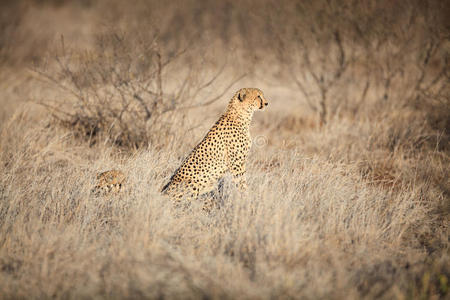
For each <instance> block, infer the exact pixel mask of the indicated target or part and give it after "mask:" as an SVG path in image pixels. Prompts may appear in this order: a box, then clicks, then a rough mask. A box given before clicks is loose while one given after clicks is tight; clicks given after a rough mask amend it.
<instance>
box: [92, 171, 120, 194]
mask: <svg viewBox="0 0 450 300" xmlns="http://www.w3.org/2000/svg"><path fill="white" fill-rule="evenodd" d="M124 182H125V174H124V173H123V172H122V171H119V170H109V171H106V172H102V173H99V174H98V175H97V184H96V185H95V187H94V189H93V190H92V191H93V192H94V193H95V194H96V195H107V194H110V193H119V192H120V191H121V190H122V187H123V183H124Z"/></svg>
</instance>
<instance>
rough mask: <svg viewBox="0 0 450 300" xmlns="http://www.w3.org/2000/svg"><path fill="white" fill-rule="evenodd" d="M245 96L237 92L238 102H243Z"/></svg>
mask: <svg viewBox="0 0 450 300" xmlns="http://www.w3.org/2000/svg"><path fill="white" fill-rule="evenodd" d="M246 96H247V95H246V94H245V93H244V92H239V94H238V99H239V101H241V102H242V101H244V100H245V97H246Z"/></svg>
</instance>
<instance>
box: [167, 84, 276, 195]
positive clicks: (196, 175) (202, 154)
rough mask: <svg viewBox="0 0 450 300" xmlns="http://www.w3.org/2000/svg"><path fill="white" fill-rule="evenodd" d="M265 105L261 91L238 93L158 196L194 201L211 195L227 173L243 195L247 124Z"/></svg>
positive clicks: (248, 137)
mask: <svg viewBox="0 0 450 300" xmlns="http://www.w3.org/2000/svg"><path fill="white" fill-rule="evenodd" d="M267 105H268V102H267V100H266V99H265V98H264V95H263V93H262V91H261V90H259V89H256V88H243V89H240V90H239V91H238V92H237V93H236V94H235V95H234V96H233V98H232V99H231V101H230V103H229V104H228V108H227V110H226V111H225V113H224V114H223V115H222V116H221V117H220V119H219V120H218V121H217V122H216V124H214V126H213V127H212V128H211V129H210V130H209V132H208V133H207V134H206V136H205V137H204V138H203V140H202V141H201V142H200V143H199V144H198V145H197V146H196V147H195V148H194V149H193V150H192V152H191V153H190V154H189V155H188V157H187V158H186V159H185V160H184V161H183V163H182V164H181V166H180V167H179V168H178V169H177V170H176V171H175V173H174V174H173V175H172V177H171V178H170V181H169V182H168V183H167V184H166V185H165V186H164V187H163V188H162V191H161V192H162V193H163V194H166V195H168V196H169V197H171V198H172V199H174V200H175V201H180V200H181V199H182V198H183V197H187V198H188V199H196V198H197V197H198V196H199V195H202V194H205V193H207V192H210V191H212V190H213V189H214V188H215V185H216V184H217V182H218V180H219V179H220V178H221V177H222V176H223V175H224V174H225V173H226V172H227V171H229V172H231V174H232V175H233V181H234V182H235V184H236V185H237V186H238V187H239V188H240V190H241V191H245V190H246V187H247V184H246V180H245V177H244V175H245V163H246V160H247V156H248V153H249V150H250V146H251V136H250V128H249V127H250V122H251V119H252V116H253V112H254V111H255V110H258V109H264V107H265V106H267Z"/></svg>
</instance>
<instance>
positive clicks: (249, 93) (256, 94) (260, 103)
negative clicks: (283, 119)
mask: <svg viewBox="0 0 450 300" xmlns="http://www.w3.org/2000/svg"><path fill="white" fill-rule="evenodd" d="M232 102H234V103H233V104H234V105H235V106H238V107H242V108H246V109H251V110H258V109H261V110H263V109H264V108H265V107H266V106H267V105H269V103H268V101H267V100H266V98H264V94H263V92H262V91H261V90H260V89H257V88H243V89H240V90H239V91H237V93H236V94H235V95H234V97H233V99H232Z"/></svg>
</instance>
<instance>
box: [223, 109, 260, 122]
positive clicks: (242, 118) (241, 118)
mask: <svg viewBox="0 0 450 300" xmlns="http://www.w3.org/2000/svg"><path fill="white" fill-rule="evenodd" d="M253 113H254V110H253V109H250V108H249V109H247V110H237V109H235V108H234V107H228V109H227V111H226V112H225V116H226V117H227V118H228V119H232V120H235V121H237V122H239V123H241V124H243V125H244V126H245V127H249V126H250V123H251V121H252V117H253Z"/></svg>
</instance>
